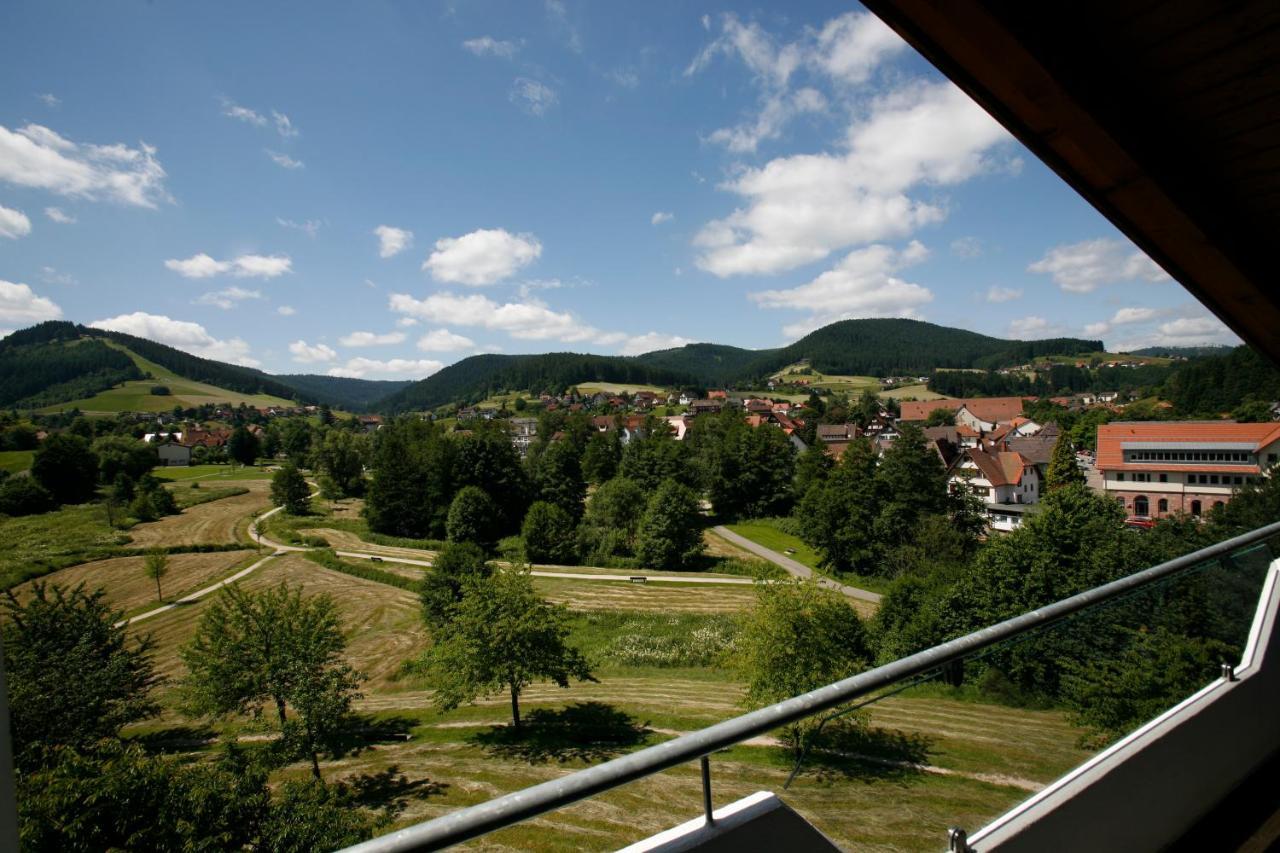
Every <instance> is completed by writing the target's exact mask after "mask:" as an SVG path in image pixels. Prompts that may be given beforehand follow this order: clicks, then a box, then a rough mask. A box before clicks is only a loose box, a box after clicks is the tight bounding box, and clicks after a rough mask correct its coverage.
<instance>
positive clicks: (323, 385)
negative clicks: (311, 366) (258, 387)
mask: <svg viewBox="0 0 1280 853" xmlns="http://www.w3.org/2000/svg"><path fill="white" fill-rule="evenodd" d="M274 378H275V379H277V380H279V381H280V382H283V383H284V384H286V385H288V386H289V387H291V388H296V389H297V390H298V393H300V394H304V395H307V396H310V397H312V398H314V399H315V401H316V402H317V403H323V404H325V405H328V406H332V407H334V408H338V409H346V410H347V411H351V412H363V411H366V410H368V409H369V408H370V407H372V406H373V405H374V404H375V403H378V402H380V401H382V400H384V399H386V398H387V397H390V396H391V395H392V394H395V393H396V392H397V391H402V390H404V389H405V388H408V387H409V386H410V385H412V384H413V380H411V379H351V378H347V377H344V376H323V375H320V374H315V373H281V374H277V375H276V376H275V377H274Z"/></svg>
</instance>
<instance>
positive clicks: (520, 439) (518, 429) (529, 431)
mask: <svg viewBox="0 0 1280 853" xmlns="http://www.w3.org/2000/svg"><path fill="white" fill-rule="evenodd" d="M508 428H509V429H510V430H511V444H512V446H513V447H515V449H516V452H517V453H519V454H520V456H521V457H524V456H525V455H526V454H528V452H529V445H531V444H533V441H534V439H535V438H537V435H538V419H537V418H512V419H511V421H510V422H509V425H508Z"/></svg>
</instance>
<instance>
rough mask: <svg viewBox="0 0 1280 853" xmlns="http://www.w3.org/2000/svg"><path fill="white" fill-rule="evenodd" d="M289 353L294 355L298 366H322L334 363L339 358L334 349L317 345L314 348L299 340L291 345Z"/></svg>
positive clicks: (324, 345)
mask: <svg viewBox="0 0 1280 853" xmlns="http://www.w3.org/2000/svg"><path fill="white" fill-rule="evenodd" d="M289 352H290V353H292V354H293V360H294V361H296V362H297V363H298V364H320V363H323V362H329V361H333V360H335V359H336V358H337V357H338V353H337V352H335V351H334V349H333V347H330V346H328V345H326V344H315V345H314V346H313V345H311V344H309V343H307V342H306V341H303V340H297V341H294V342H293V343H291V344H289Z"/></svg>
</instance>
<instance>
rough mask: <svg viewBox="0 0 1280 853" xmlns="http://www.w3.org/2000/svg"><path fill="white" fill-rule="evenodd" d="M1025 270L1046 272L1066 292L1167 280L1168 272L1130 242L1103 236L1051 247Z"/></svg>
mask: <svg viewBox="0 0 1280 853" xmlns="http://www.w3.org/2000/svg"><path fill="white" fill-rule="evenodd" d="M1027 271H1028V272H1033V273H1041V274H1044V275H1048V276H1049V277H1051V278H1052V279H1053V281H1054V283H1055V284H1057V285H1058V287H1060V288H1062V289H1063V290H1065V291H1067V292H1068V293H1090V292H1092V291H1094V290H1097V289H1098V288H1099V287H1101V286H1103V285H1106V284H1121V283H1124V282H1132V281H1149V282H1160V281H1168V280H1169V274H1168V273H1166V272H1165V271H1164V270H1162V269H1160V267H1158V266H1156V264H1155V262H1154V261H1152V260H1151V259H1150V258H1148V257H1147V256H1146V255H1144V254H1143V253H1142V252H1139V251H1137V250H1135V249H1134V248H1133V246H1132V245H1131V244H1129V243H1126V242H1124V241H1121V240H1110V239H1106V238H1100V239H1097V240H1085V241H1084V242H1081V243H1070V244H1064V245H1061V246H1055V247H1053V248H1052V249H1050V250H1049V251H1048V252H1046V253H1045V256H1044V257H1043V258H1041V259H1040V260H1038V261H1036V262H1035V263H1033V264H1031V265H1030V266H1028V267H1027Z"/></svg>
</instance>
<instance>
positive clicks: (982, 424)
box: [898, 397, 1035, 432]
mask: <svg viewBox="0 0 1280 853" xmlns="http://www.w3.org/2000/svg"><path fill="white" fill-rule="evenodd" d="M1025 399H1035V398H1025ZM1023 401H1024V398H1023V397H968V398H959V397H957V398H952V399H947V400H904V401H903V402H902V403H901V404H900V410H899V414H898V420H900V421H908V422H913V423H914V422H919V421H926V420H928V419H929V414H930V413H931V412H933V411H934V410H935V409H946V410H947V411H949V412H955V413H956V425H957V426H958V425H960V424H965V425H966V426H969V427H972V428H973V429H976V430H978V431H979V432H990V431H991V430H993V429H995V427H996V425H997V424H1007V423H1011V422H1012V421H1013V419H1014V418H1017V417H1021V415H1022V404H1023Z"/></svg>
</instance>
